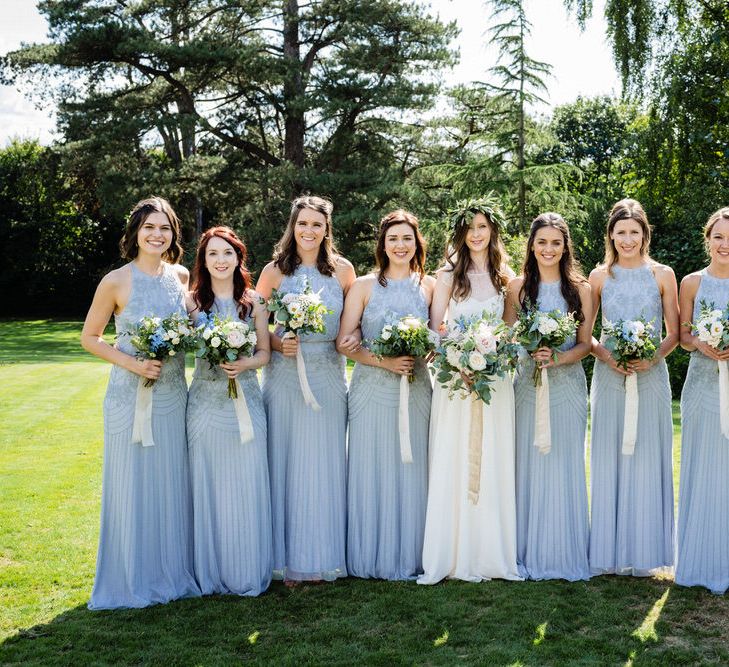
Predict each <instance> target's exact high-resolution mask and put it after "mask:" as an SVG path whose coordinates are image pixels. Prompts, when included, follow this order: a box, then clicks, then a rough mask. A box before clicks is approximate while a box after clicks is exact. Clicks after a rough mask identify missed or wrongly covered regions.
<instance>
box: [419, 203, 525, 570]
mask: <svg viewBox="0 0 729 667" xmlns="http://www.w3.org/2000/svg"><path fill="white" fill-rule="evenodd" d="M503 224H504V219H503V215H502V214H501V212H500V210H499V209H498V206H497V204H496V202H495V200H493V199H492V198H490V197H486V198H483V199H477V200H470V201H467V202H460V203H459V204H458V207H457V209H456V210H455V211H454V212H453V213H452V215H451V220H450V238H449V240H448V248H449V250H448V251H447V254H446V262H445V266H444V267H443V268H441V269H440V270H439V271H438V272H437V281H436V285H435V290H434V293H433V301H432V304H431V307H430V322H431V327H432V328H434V329H436V330H440V333H443V332H444V331H445V327H447V326H448V324H450V323H452V322H454V321H455V320H457V319H458V318H459V317H461V316H466V317H469V316H472V315H481V314H482V313H483V312H484V311H485V310H486V311H489V312H491V313H493V314H494V315H496V316H497V317H502V314H503V309H504V297H503V290H504V288H505V286H506V284H507V283H508V282H509V279H510V278H512V277H513V276H514V273H513V271H511V269H509V267H508V266H507V265H506V259H507V258H506V251H505V249H504V245H503V243H502V241H501V239H500V237H499V232H500V229H501V228H502V227H503ZM472 405H473V399H472V398H471V397H468V398H461V397H459V396H454V397H453V398H449V397H448V390H447V389H443V388H442V387H440V386H438V385H437V384H436V386H435V388H434V390H433V403H432V410H431V423H430V454H429V459H430V465H429V470H430V479H429V488H428V508H427V514H426V520H425V544H424V546H423V571H424V573H423V575H422V576H421V577H420V578H419V579H418V583H419V584H435V583H437V582H439V581H440V580H441V579H444V578H445V577H448V578H452V579H462V580H465V581H482V580H485V579H492V578H500V579H514V580H518V579H520V578H521V577H519V574H518V570H517V567H516V490H515V481H514V480H515V475H514V391H513V388H512V384H511V378H509V377H505V378H497V379H496V381H495V383H494V385H493V390H492V394H491V402H490V404H489V405H483V424H482V427H483V428H482V434H483V435H482V437H481V440H480V448H479V443H478V442H477V443H476V447H474V448H471V447H469V441H470V437H469V436H470V426H471V410H472ZM479 457H480V475H479V474H478V465H477V461H478V458H479ZM474 462H476V465H475V466H474ZM469 468H470V469H471V470H474V472H475V475H474V478H472V479H471V480H469ZM474 487H475V489H474ZM474 491H475V493H474Z"/></svg>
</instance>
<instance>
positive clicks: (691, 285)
mask: <svg viewBox="0 0 729 667" xmlns="http://www.w3.org/2000/svg"><path fill="white" fill-rule="evenodd" d="M700 284H701V271H694V272H693V273H689V274H688V275H686V276H684V277H683V280H681V291H682V292H684V293H686V294H696V292H697V291H698V289H699V285H700Z"/></svg>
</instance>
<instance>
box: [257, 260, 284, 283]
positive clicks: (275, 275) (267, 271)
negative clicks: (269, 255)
mask: <svg viewBox="0 0 729 667" xmlns="http://www.w3.org/2000/svg"><path fill="white" fill-rule="evenodd" d="M264 277H265V278H266V279H267V280H270V281H273V280H282V279H283V273H282V272H281V269H279V268H278V266H276V263H275V262H269V263H268V264H266V266H264V267H263V268H262V269H261V278H264Z"/></svg>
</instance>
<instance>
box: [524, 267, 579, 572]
mask: <svg viewBox="0 0 729 667" xmlns="http://www.w3.org/2000/svg"><path fill="white" fill-rule="evenodd" d="M537 303H538V307H539V309H540V310H542V311H545V312H547V311H551V310H560V311H562V312H563V313H567V312H568V306H567V302H566V301H565V299H564V297H563V296H562V291H561V283H560V282H559V281H558V282H555V283H544V282H542V283H540V284H539V297H538V299H537ZM574 345H575V337H574V336H573V337H571V338H570V339H568V340H567V341H565V343H564V344H563V345H562V346H561V347H560V348H559V349H560V350H569V349H570V348H572V347H574ZM533 371H534V361H533V360H532V359H531V357H529V356H525V357H524V358H523V359H522V360H521V363H520V364H519V369H518V372H517V376H516V378H515V381H514V402H515V403H516V519H517V566H518V567H519V574H520V575H521V576H523V577H525V578H529V579H567V580H568V581H578V580H580V579H589V578H590V566H589V563H588V559H587V550H588V542H589V519H588V511H587V485H586V482H585V430H586V428H587V384H586V382H585V372H584V371H583V369H582V364H581V363H580V362H576V363H572V364H567V365H565V366H557V367H554V368H549V369H547V374H548V377H549V417H550V422H551V435H552V449H551V451H550V452H549V453H548V454H541V453H540V452H539V450H538V449H537V448H536V447H535V446H534V414H535V406H536V389H535V387H534V380H533V379H532V372H533Z"/></svg>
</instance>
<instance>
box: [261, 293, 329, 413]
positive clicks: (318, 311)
mask: <svg viewBox="0 0 729 667" xmlns="http://www.w3.org/2000/svg"><path fill="white" fill-rule="evenodd" d="M266 308H267V309H268V310H269V312H272V313H273V320H274V322H275V323H276V324H278V325H279V326H281V328H282V329H283V331H284V335H283V337H284V338H288V337H293V336H300V335H302V334H312V333H315V334H316V333H318V334H322V333H326V330H327V327H326V323H325V321H324V317H325V316H326V315H327V314H329V313H331V312H332V311H331V310H329V309H328V308H327V307H326V306H325V305H324V303H322V300H321V296H320V295H319V292H314V291H312V289H311V285H310V284H309V283H308V281H305V282H304V286H303V289H302V291H301V292H299V293H295V292H288V293H286V294H282V293H281V292H279V291H278V290H276V289H274V290H273V292H272V293H271V298H270V299H269V300H268V302H267V304H266ZM296 371H297V373H298V376H299V385H300V386H301V393H302V394H303V396H304V402H305V403H306V404H307V405H308V406H309V407H311V408H312V409H313V410H320V409H321V406H320V405H319V403H317V401H316V398H315V397H314V394H313V393H312V392H311V388H310V387H309V380H308V379H307V377H306V365H305V364H304V356H303V354H302V352H301V345H299V347H298V348H297V350H296Z"/></svg>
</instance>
